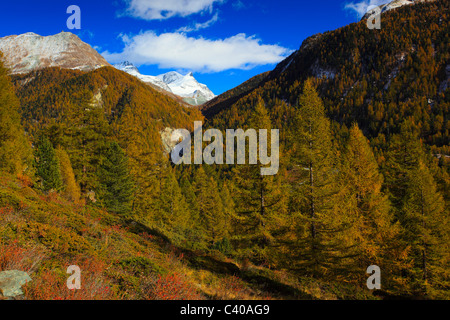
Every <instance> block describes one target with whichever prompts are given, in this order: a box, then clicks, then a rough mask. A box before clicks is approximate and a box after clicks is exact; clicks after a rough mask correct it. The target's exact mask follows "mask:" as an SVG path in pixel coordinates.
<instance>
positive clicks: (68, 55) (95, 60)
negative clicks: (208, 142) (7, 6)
mask: <svg viewBox="0 0 450 320" xmlns="http://www.w3.org/2000/svg"><path fill="white" fill-rule="evenodd" d="M0 52H3V56H4V57H3V59H4V62H5V66H6V67H8V68H9V69H10V71H11V74H27V73H30V72H32V71H35V70H40V69H44V68H49V67H60V68H63V69H74V70H81V71H91V70H95V69H97V68H101V67H104V66H111V64H109V63H108V62H107V61H106V60H105V58H103V57H102V56H101V55H100V54H99V53H98V52H97V51H96V50H95V49H94V48H92V47H91V46H90V45H89V44H87V43H85V42H83V41H82V40H81V39H80V38H79V37H78V36H76V35H74V34H72V33H70V32H61V33H58V34H56V35H51V36H40V35H38V34H35V33H32V32H29V33H25V34H21V35H11V36H7V37H3V38H0ZM114 67H116V69H119V70H121V71H124V72H127V73H128V74H130V75H132V76H135V77H136V78H138V79H140V80H142V81H143V82H145V83H147V84H150V85H151V86H152V87H154V88H156V89H162V90H164V91H166V92H169V93H171V94H175V95H177V96H179V97H181V98H182V99H183V101H184V102H186V103H188V104H191V105H201V104H204V103H205V102H207V101H209V100H211V99H213V98H214V97H215V95H214V93H213V92H212V91H211V90H210V89H209V88H208V87H207V86H206V85H204V84H201V83H199V82H198V81H197V80H196V79H195V78H194V76H193V75H192V73H188V74H187V75H184V76H183V75H181V74H180V73H178V72H175V71H172V72H169V73H165V74H161V75H159V76H148V75H143V74H141V73H140V72H139V70H138V68H136V67H135V66H134V65H133V64H131V63H130V62H122V63H119V64H116V65H114Z"/></svg>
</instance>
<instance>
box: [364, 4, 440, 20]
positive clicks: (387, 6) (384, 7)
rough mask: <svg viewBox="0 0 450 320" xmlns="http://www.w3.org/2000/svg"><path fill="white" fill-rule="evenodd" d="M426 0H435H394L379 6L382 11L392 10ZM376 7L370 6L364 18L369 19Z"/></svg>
mask: <svg viewBox="0 0 450 320" xmlns="http://www.w3.org/2000/svg"><path fill="white" fill-rule="evenodd" d="M425 1H434V0H393V1H391V2H389V3H386V4H382V5H381V6H378V8H380V9H381V12H382V13H383V12H386V11H390V10H394V9H397V8H400V7H403V6H408V5H411V4H414V3H419V2H425ZM373 10H374V8H370V9H369V10H368V12H367V13H366V14H365V15H364V16H363V18H362V19H363V20H364V19H367V18H369V17H370V15H371V14H372V12H373Z"/></svg>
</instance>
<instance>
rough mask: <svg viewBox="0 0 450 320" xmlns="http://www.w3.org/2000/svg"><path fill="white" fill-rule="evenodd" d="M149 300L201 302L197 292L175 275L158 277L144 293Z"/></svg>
mask: <svg viewBox="0 0 450 320" xmlns="http://www.w3.org/2000/svg"><path fill="white" fill-rule="evenodd" d="M146 295H147V297H146V298H147V299H149V300H201V299H202V297H201V295H200V294H198V292H197V290H195V288H193V287H192V286H191V285H190V284H189V283H187V282H186V281H185V280H183V279H182V277H181V276H180V275H179V274H177V273H174V274H171V275H166V276H159V277H158V279H157V280H156V283H155V284H154V285H153V286H151V287H150V290H148V291H147V292H146Z"/></svg>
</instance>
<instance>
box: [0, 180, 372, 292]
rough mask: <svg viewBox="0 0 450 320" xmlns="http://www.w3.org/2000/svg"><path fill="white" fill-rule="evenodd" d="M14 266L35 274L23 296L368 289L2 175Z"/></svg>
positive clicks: (3, 242)
mask: <svg viewBox="0 0 450 320" xmlns="http://www.w3.org/2000/svg"><path fill="white" fill-rule="evenodd" d="M69 265H78V266H79V267H80V268H81V272H82V284H81V285H82V289H81V290H77V291H70V290H68V289H67V287H66V280H67V278H68V277H69V275H68V274H66V268H67V267H68V266H69ZM12 269H15V270H17V269H18V270H24V271H27V272H29V274H30V275H31V278H32V279H33V281H32V282H31V283H29V284H27V285H26V286H25V296H24V298H25V299H340V298H351V299H353V298H357V299H367V298H373V296H372V295H371V294H370V292H369V291H368V290H363V289H357V288H354V287H351V286H348V285H340V284H330V283H327V284H324V283H319V282H317V281H313V280H311V279H295V278H294V277H292V276H291V275H289V274H287V273H286V272H283V271H272V270H269V269H267V268H262V267H255V266H248V265H245V266H243V265H239V264H237V263H236V262H234V261H231V260H230V259H228V258H226V257H224V256H223V255H220V254H219V253H214V252H213V253H209V254H205V253H201V252H192V251H189V250H186V249H183V248H179V247H176V246H174V245H172V244H171V243H170V240H169V239H167V238H166V237H165V236H164V235H162V234H160V233H158V232H157V231H156V230H152V229H151V228H148V227H147V226H145V225H142V224H140V223H139V222H136V221H130V220H128V221H126V220H123V219H121V218H120V217H117V216H114V215H112V214H109V213H108V212H105V211H103V210H100V209H98V208H94V207H90V206H81V205H77V204H74V203H70V202H68V201H66V200H64V199H63V198H61V197H60V196H59V195H57V194H48V195H44V194H41V193H39V192H37V191H36V190H34V189H33V188H32V187H31V186H29V183H28V181H26V179H17V178H15V177H11V176H8V175H5V174H0V271H2V270H12Z"/></svg>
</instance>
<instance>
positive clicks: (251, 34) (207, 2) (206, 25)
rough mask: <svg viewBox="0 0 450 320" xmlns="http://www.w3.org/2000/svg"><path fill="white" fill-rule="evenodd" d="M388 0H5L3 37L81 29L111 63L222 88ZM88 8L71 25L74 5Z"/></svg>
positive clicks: (1, 16)
mask: <svg viewBox="0 0 450 320" xmlns="http://www.w3.org/2000/svg"><path fill="white" fill-rule="evenodd" d="M386 2H388V1H385V0H315V1H313V0H308V1H306V0H110V1H106V0H89V1H87V0H70V1H66V0H41V1H35V0H22V1H21V0H16V1H12V2H5V3H2V10H1V11H0V37H3V36H7V35H12V34H21V33H25V32H35V33H37V34H40V35H43V36H47V35H52V34H55V33H59V32H61V31H70V32H73V33H75V34H77V35H78V36H79V37H80V38H81V39H82V40H83V41H85V42H87V43H89V44H90V45H91V46H93V47H94V48H95V49H96V50H97V51H99V52H100V53H102V54H103V55H104V56H105V57H106V58H107V59H108V61H109V62H118V61H120V60H129V61H131V62H132V63H134V64H136V65H137V66H138V67H139V69H140V71H141V73H143V74H150V75H157V74H161V73H164V72H167V71H171V70H176V71H179V72H181V73H187V72H188V71H192V72H194V76H195V77H196V78H197V80H199V81H200V82H202V83H205V84H207V85H208V87H209V88H210V89H211V90H212V91H213V92H214V93H215V94H220V93H222V92H224V91H226V90H228V89H231V88H233V87H235V86H237V85H239V84H240V83H242V82H244V81H246V80H248V79H249V78H251V77H252V76H254V75H256V74H259V73H261V72H264V71H267V70H272V69H273V68H274V67H275V65H276V63H277V62H279V61H280V60H282V59H283V58H284V57H286V56H287V55H289V53H290V52H292V51H293V50H296V49H298V48H299V47H300V45H301V43H302V41H303V40H304V39H305V38H306V37H308V36H311V35H313V34H316V33H319V32H324V31H328V30H334V29H337V28H339V27H342V26H344V25H347V24H349V23H352V22H356V21H358V20H359V17H360V16H361V15H362V14H363V13H364V12H365V10H366V8H367V7H368V6H369V5H373V4H375V5H379V4H381V3H386ZM70 5H77V6H79V7H80V9H81V30H69V29H68V28H67V25H66V21H67V19H68V18H69V16H70V14H67V13H66V10H67V7H68V6H70Z"/></svg>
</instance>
